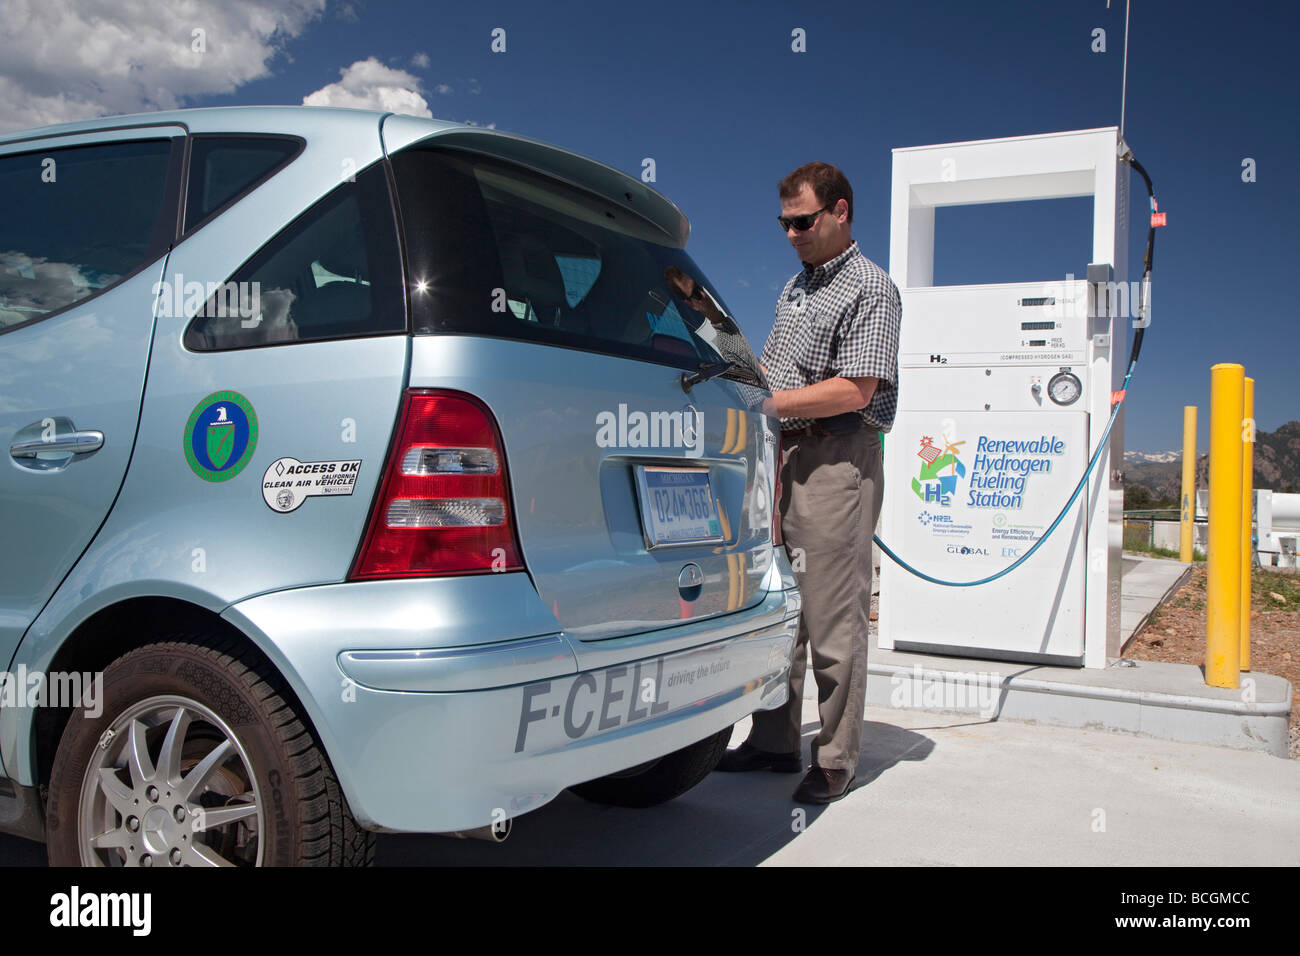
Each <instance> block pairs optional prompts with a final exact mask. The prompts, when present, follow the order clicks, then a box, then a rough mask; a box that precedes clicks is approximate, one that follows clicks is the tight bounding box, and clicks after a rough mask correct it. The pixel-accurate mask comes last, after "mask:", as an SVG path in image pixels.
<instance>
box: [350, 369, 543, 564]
mask: <svg viewBox="0 0 1300 956" xmlns="http://www.w3.org/2000/svg"><path fill="white" fill-rule="evenodd" d="M522 568H523V563H522V561H521V560H520V557H519V546H518V544H517V543H516V536H515V522H514V516H513V514H512V512H511V509H510V486H509V483H508V482H507V480H506V463H505V455H504V453H503V448H502V444H501V435H500V433H499V432H498V430H497V427H496V422H495V421H494V420H493V418H492V413H491V412H490V411H488V409H487V407H486V406H485V405H483V403H482V402H480V401H479V400H478V399H476V398H474V397H472V396H470V395H466V394H464V393H461V392H443V391H435V390H431V389H413V390H411V391H408V392H407V393H406V402H405V405H404V406H403V409H402V419H401V421H400V422H399V423H398V427H397V441H396V442H395V443H394V444H393V449H392V451H391V453H390V454H389V458H388V462H387V464H386V467H385V470H384V478H383V482H382V484H381V486H380V489H379V495H378V497H377V498H376V499H375V505H374V508H373V510H372V511H371V514H370V523H369V526H368V527H367V529H366V538H365V543H364V544H363V545H362V547H361V552H360V554H359V555H358V557H357V561H356V565H355V566H354V568H353V570H352V574H351V575H350V578H351V579H353V580H357V579H362V578H391V577H418V576H428V575H438V574H470V573H477V572H483V571H518V570H521V569H522Z"/></svg>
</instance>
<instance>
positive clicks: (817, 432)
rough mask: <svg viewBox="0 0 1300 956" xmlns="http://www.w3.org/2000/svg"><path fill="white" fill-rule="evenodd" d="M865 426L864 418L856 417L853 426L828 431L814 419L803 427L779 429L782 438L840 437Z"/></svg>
mask: <svg viewBox="0 0 1300 956" xmlns="http://www.w3.org/2000/svg"><path fill="white" fill-rule="evenodd" d="M836 425H839V423H838V422H836ZM866 427H867V422H866V420H865V419H862V418H859V419H858V424H857V426H856V427H854V428H848V429H845V428H843V427H838V428H836V430H835V431H830V430H828V429H827V428H826V427H825V426H824V425H822V423H821V422H819V421H815V422H813V423H812V424H811V425H808V426H806V427H804V428H783V429H781V437H782V438H808V437H816V438H842V437H844V436H845V435H854V434H856V433H858V432H859V431H861V430H862V429H864V428H866Z"/></svg>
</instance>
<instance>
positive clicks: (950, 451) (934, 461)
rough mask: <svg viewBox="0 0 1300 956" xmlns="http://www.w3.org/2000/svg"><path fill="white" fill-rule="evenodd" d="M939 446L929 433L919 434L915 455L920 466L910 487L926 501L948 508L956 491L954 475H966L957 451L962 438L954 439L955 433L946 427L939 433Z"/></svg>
mask: <svg viewBox="0 0 1300 956" xmlns="http://www.w3.org/2000/svg"><path fill="white" fill-rule="evenodd" d="M939 440H940V442H942V443H943V447H942V448H941V447H940V446H939V445H936V444H935V442H934V437H933V436H931V435H922V436H921V449H920V451H918V452H917V453H916V457H917V458H920V459H921V467H920V469H919V472H918V474H917V476H916V477H915V478H913V479H912V491H913V492H914V493H915V494H916V496H917V497H918V498H920V499H921V500H922V501H924V502H925V503H926V504H935V505H939V506H941V507H944V508H947V507H950V506H951V505H952V496H953V495H954V494H956V493H957V479H959V478H965V477H966V466H965V465H964V464H962V461H961V458H959V457H958V452H959V451H960V450H961V446H962V445H964V444H966V443H965V442H964V441H957V440H956V434H955V433H954V432H953V431H952V430H951V429H948V430H945V432H944V433H943V435H942V436H941V437H940V439H939Z"/></svg>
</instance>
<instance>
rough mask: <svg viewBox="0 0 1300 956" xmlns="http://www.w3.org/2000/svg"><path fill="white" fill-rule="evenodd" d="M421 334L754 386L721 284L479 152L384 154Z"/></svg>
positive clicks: (622, 218) (590, 203)
mask: <svg viewBox="0 0 1300 956" xmlns="http://www.w3.org/2000/svg"><path fill="white" fill-rule="evenodd" d="M393 172H394V175H395V177H396V180H397V192H398V196H399V200H400V204H401V211H402V221H403V229H404V230H405V237H406V245H407V257H408V268H409V278H410V283H411V312H412V321H413V328H414V330H415V331H416V332H417V333H425V334H429V333H462V334H473V335H491V336H501V337H503V338H511V339H522V340H528V341H536V342H545V343H547V344H551V345H558V346H564V347H568V348H578V349H585V350H588V351H594V352H600V353H603V354H607V355H617V356H622V357H625V358H635V359H642V360H645V361H652V362H658V363H661V364H666V365H673V366H677V367H680V368H683V369H691V370H696V369H698V368H699V367H700V366H702V365H709V366H718V365H720V364H722V363H733V364H734V366H735V367H734V368H733V369H732V370H731V371H729V372H727V373H726V377H729V378H733V379H737V380H739V381H745V382H749V383H751V384H763V382H762V372H761V371H760V369H759V364H758V360H757V359H756V358H755V356H754V352H753V350H752V349H751V348H750V346H749V343H748V342H747V341H746V340H745V337H744V335H743V334H742V333H741V332H740V329H739V327H738V326H737V325H736V323H735V321H734V320H733V319H732V317H731V314H730V312H729V311H728V310H727V308H726V306H725V305H724V304H723V301H722V298H721V296H719V295H718V293H717V290H716V289H714V288H713V287H712V285H710V284H709V282H708V280H707V279H706V278H705V277H704V274H703V273H702V272H701V271H700V269H699V268H698V267H697V266H696V265H695V263H694V262H692V261H691V259H690V257H689V256H688V255H686V253H685V252H683V251H682V250H681V249H678V248H674V247H673V245H672V244H671V240H670V239H669V238H668V237H667V236H666V235H664V234H663V233H662V232H660V231H659V230H658V229H657V228H656V227H655V226H653V225H652V224H650V223H649V222H647V221H645V220H643V219H641V218H640V217H638V216H636V215H634V214H632V213H631V212H629V211H627V210H626V209H624V208H622V207H620V206H617V205H615V204H613V203H611V202H609V201H607V200H605V199H602V198H600V197H598V196H595V195H593V194H590V193H587V192H584V191H582V190H579V189H576V188H573V187H571V186H568V185H565V184H562V183H559V182H556V181H554V180H550V179H547V178H545V177H542V176H539V175H536V174H534V173H532V172H530V171H527V170H524V169H521V168H519V167H515V166H511V165H507V164H504V163H499V162H497V161H495V160H490V159H487V158H485V157H480V156H475V155H472V154H467V153H458V152H453V151H448V150H434V149H411V150H406V151H405V152H402V153H399V154H398V155H396V156H395V157H393Z"/></svg>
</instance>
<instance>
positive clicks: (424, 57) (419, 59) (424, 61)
mask: <svg viewBox="0 0 1300 956" xmlns="http://www.w3.org/2000/svg"><path fill="white" fill-rule="evenodd" d="M411 65H412V66H414V67H416V68H417V69H421V70H427V69H428V68H429V54H427V53H417V54H415V56H413V57H411Z"/></svg>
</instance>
